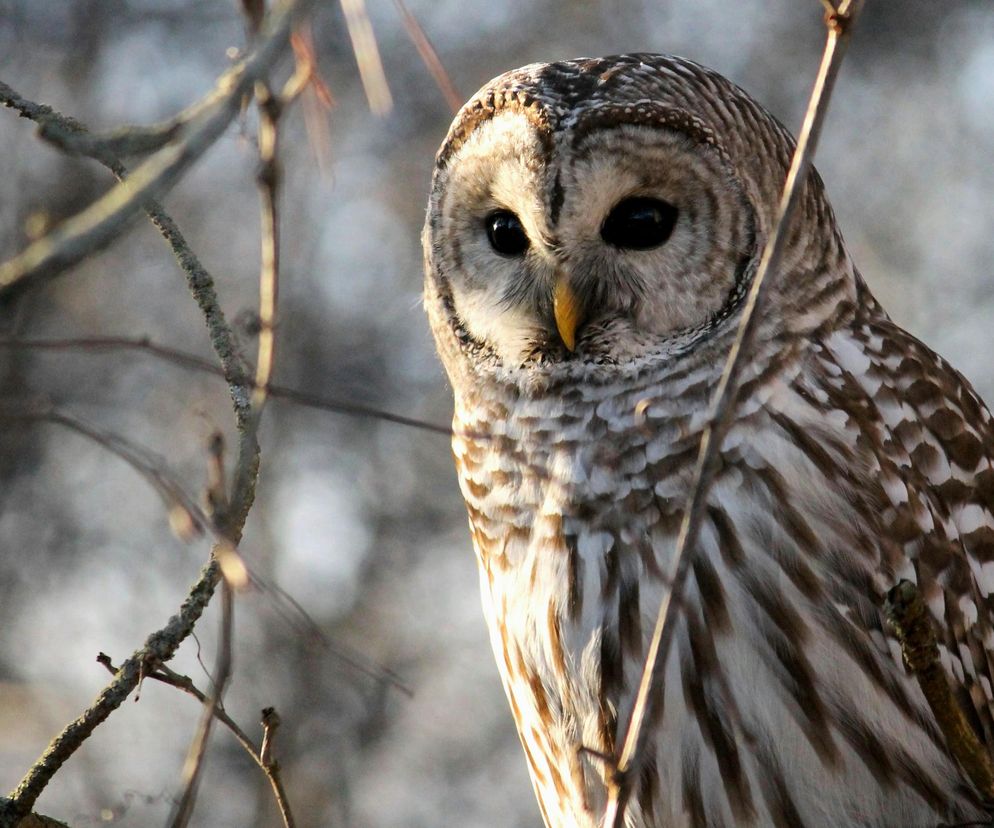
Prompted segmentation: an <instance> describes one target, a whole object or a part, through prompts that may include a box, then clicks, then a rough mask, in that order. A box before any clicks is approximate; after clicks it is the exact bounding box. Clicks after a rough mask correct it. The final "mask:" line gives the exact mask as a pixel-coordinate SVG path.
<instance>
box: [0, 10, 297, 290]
mask: <svg viewBox="0 0 994 828" xmlns="http://www.w3.org/2000/svg"><path fill="white" fill-rule="evenodd" d="M312 2H313V0H284V2H282V3H280V4H279V5H278V6H277V7H276V8H274V9H273V11H272V12H271V13H270V15H269V16H268V18H267V24H266V26H265V31H266V36H265V37H264V38H263V39H261V40H260V41H259V45H258V47H257V48H256V50H255V51H254V52H253V53H252V54H251V55H249V56H248V57H247V58H245V60H243V61H241V62H239V63H238V64H237V65H236V66H234V67H233V68H232V69H231V70H229V71H228V72H226V73H225V74H224V75H223V76H222V77H221V79H220V81H219V82H218V85H217V88H216V90H215V91H214V92H213V93H212V97H213V100H212V101H211V103H210V104H209V105H208V106H207V107H206V108H205V109H204V110H203V111H202V112H200V113H199V114H198V115H197V116H196V117H195V118H194V119H193V121H191V123H190V124H189V127H188V128H187V129H184V130H183V132H182V136H181V138H179V139H178V140H176V141H174V142H173V143H171V144H167V145H166V146H164V147H163V148H162V149H160V150H159V151H158V152H157V153H156V154H155V155H153V156H152V157H151V158H149V159H148V160H147V161H145V162H144V163H143V164H142V165H141V166H139V167H138V168H137V169H136V170H135V171H134V173H132V174H131V175H130V176H128V178H127V179H125V180H124V181H122V182H121V183H119V184H118V185H117V186H115V187H114V188H113V189H112V190H111V191H110V192H108V193H107V194H106V195H104V196H102V197H101V198H99V199H97V201H95V202H94V203H93V204H91V205H90V206H89V207H87V208H86V209H85V210H83V211H82V212H81V213H79V214H77V215H76V216H74V217H73V218H71V219H69V220H67V221H66V222H64V223H63V224H62V225H60V226H59V227H57V228H56V229H55V230H53V231H52V232H51V233H49V234H48V235H47V236H45V237H44V238H42V239H39V240H38V241H36V242H34V243H33V244H31V245H29V246H28V248H27V249H26V250H24V251H23V252H22V253H20V254H19V255H17V256H15V257H14V258H13V259H11V260H9V261H8V262H5V263H4V264H0V295H4V294H6V293H8V292H9V291H10V290H12V289H13V288H14V287H23V286H24V285H25V284H27V283H29V282H30V281H33V280H37V279H39V278H51V277H53V276H55V275H57V274H58V273H60V272H62V271H63V270H65V269H66V268H68V267H70V266H71V265H73V264H76V263H77V262H79V261H80V260H81V259H83V258H84V257H85V256H87V255H88V254H90V253H92V252H94V251H96V250H99V249H100V248H102V247H104V246H105V245H107V244H108V243H109V242H110V241H112V240H113V239H114V238H116V237H117V236H118V235H119V234H120V233H121V232H122V230H123V228H124V227H125V225H126V224H127V222H128V221H129V220H130V219H131V218H132V217H133V216H134V214H135V213H136V212H137V211H138V210H139V209H141V208H143V207H144V206H145V205H146V204H147V201H148V199H150V198H157V197H159V196H161V195H162V194H163V193H165V192H168V190H169V189H170V188H171V187H172V186H173V185H174V184H175V183H176V182H177V181H178V180H179V179H180V177H181V176H182V174H183V173H184V172H185V171H186V170H187V169H188V168H189V167H190V166H191V165H192V164H193V162H194V161H196V160H197V159H198V158H199V157H200V156H201V155H203V153H204V152H206V150H207V149H208V148H209V147H210V146H211V145H212V144H213V143H214V142H215V141H216V140H217V139H218V138H219V137H220V136H221V134H222V133H223V132H224V130H225V129H226V128H227V126H228V124H229V123H231V120H232V119H233V118H234V117H235V116H236V115H237V114H238V111H239V107H240V105H241V100H242V97H243V96H244V95H245V94H246V93H248V92H249V91H251V89H252V86H253V84H254V83H255V81H256V80H258V79H259V78H260V77H262V76H263V75H264V74H265V73H266V72H267V71H268V70H269V69H270V68H271V67H272V66H273V64H274V63H275V62H276V61H277V60H278V59H279V58H280V57H281V56H282V54H283V53H284V51H285V50H286V47H287V44H288V41H289V35H290V26H291V23H292V21H293V18H294V16H295V15H296V14H297V13H298V12H300V11H302V10H304V9H305V8H306V7H307V6H309V5H310V4H311V3H312Z"/></svg>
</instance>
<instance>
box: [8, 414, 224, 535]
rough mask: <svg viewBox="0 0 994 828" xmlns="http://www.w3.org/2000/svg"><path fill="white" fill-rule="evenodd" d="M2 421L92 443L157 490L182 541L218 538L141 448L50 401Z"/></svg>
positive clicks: (200, 512) (159, 463) (156, 461)
mask: <svg viewBox="0 0 994 828" xmlns="http://www.w3.org/2000/svg"><path fill="white" fill-rule="evenodd" d="M0 420H29V421H32V422H50V423H55V424H57V425H61V426H63V427H65V428H68V429H69V430H71V431H75V432H76V433H77V434H80V435H82V436H84V437H86V438H87V439H89V440H92V441H93V442H95V443H97V444H98V445H100V446H102V447H103V448H105V449H107V450H108V451H110V452H111V453H112V454H114V455H116V456H117V457H120V458H121V459H122V460H124V462H126V463H127V464H128V465H129V466H131V467H132V468H133V469H134V470H135V471H137V472H138V473H139V474H140V475H141V476H142V477H143V478H145V480H146V481H147V482H148V483H149V485H151V486H152V488H153V489H155V491H156V492H157V493H158V495H159V496H160V497H161V498H162V501H163V503H164V504H165V507H166V511H167V514H168V516H169V525H170V526H171V527H172V528H173V531H174V532H176V534H177V535H178V536H179V537H180V539H181V540H184V541H187V542H189V541H191V540H193V539H194V538H195V537H197V536H199V535H202V534H203V533H204V532H205V531H211V532H212V533H215V535H216V531H215V527H214V525H213V521H212V520H211V519H210V517H209V516H208V515H207V514H206V513H205V512H204V511H203V509H201V508H200V506H199V505H198V504H197V502H196V500H195V499H194V498H192V497H190V495H188V494H187V493H186V491H185V490H184V489H183V487H182V486H181V485H180V484H179V482H178V481H176V480H175V479H174V478H173V477H171V476H170V475H169V474H168V473H167V472H166V471H165V470H164V469H165V464H164V463H163V462H162V460H161V458H158V457H156V456H155V455H153V454H152V453H151V452H149V451H148V450H146V449H144V448H142V447H141V446H138V445H136V444H135V443H132V442H130V441H129V440H126V439H125V438H124V437H121V436H120V435H118V434H114V433H112V432H109V431H105V430H104V429H102V428H100V427H98V426H95V425H93V424H92V423H89V422H87V421H86V420H83V419H82V418H80V417H78V416H77V415H75V414H72V413H70V412H68V411H66V410H64V409H62V408H59V407H57V406H54V405H51V404H50V403H48V402H46V401H41V402H35V403H34V404H28V405H24V406H14V405H8V404H5V405H4V406H3V407H0ZM218 537H219V536H218Z"/></svg>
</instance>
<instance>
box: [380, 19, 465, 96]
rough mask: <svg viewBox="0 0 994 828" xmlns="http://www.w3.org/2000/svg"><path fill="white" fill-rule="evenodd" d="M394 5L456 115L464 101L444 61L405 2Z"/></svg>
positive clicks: (408, 34)
mask: <svg viewBox="0 0 994 828" xmlns="http://www.w3.org/2000/svg"><path fill="white" fill-rule="evenodd" d="M394 3H396V5H397V11H399V12H400V17H401V21H402V22H403V24H404V29H406V31H407V36H408V37H409V38H410V39H411V42H412V43H413V44H414V48H415V49H417V50H418V54H419V55H420V56H421V62H422V63H424V65H425V66H426V67H427V69H428V71H429V72H430V73H431V76H432V78H433V79H434V80H435V85H436V86H437V87H438V90H439V91H440V92H441V93H442V97H443V98H445V103H446V104H448V107H449V109H450V110H452V114H453V115H454V114H455V113H457V112H458V111H459V108H460V107H461V106H462V103H463V100H464V99H463V97H462V96H461V95H460V94H459V90H458V89H456V85H455V84H454V83H453V82H452V76H451V75H449V73H448V72H446V71H445V67H444V66H443V65H442V61H441V60H439V57H438V52H436V51H435V47H434V46H432V45H431V41H430V40H429V39H428V35H427V34H425V30H424V29H423V28H422V27H421V24H420V23H419V22H418V19H417V18H416V17H415V16H414V15H413V14H411V10H410V9H408V8H407V4H406V3H404V0H394Z"/></svg>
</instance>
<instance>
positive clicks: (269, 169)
mask: <svg viewBox="0 0 994 828" xmlns="http://www.w3.org/2000/svg"><path fill="white" fill-rule="evenodd" d="M253 8H254V7H253V4H251V3H249V4H246V5H245V9H246V12H247V16H248V20H249V31H250V33H251V34H252V35H253V36H255V35H257V34H258V32H259V25H260V23H259V19H258V15H257V14H253ZM298 74H299V73H295V74H294V77H293V78H291V81H290V84H289V86H290V88H291V90H292V91H291V94H293V95H296V94H297V93H298V92H299V91H300V89H302V88H303V86H302V85H301V83H297V82H295V81H296V79H297V76H298ZM255 98H256V103H257V106H258V110H259V129H258V145H259V173H258V176H257V179H258V185H259V194H260V201H261V209H260V215H261V250H260V269H259V270H260V273H259V316H258V318H259V334H258V355H257V358H256V371H255V383H254V388H253V391H252V406H251V411H250V413H249V416H248V419H247V421H246V423H245V425H244V428H243V429H242V438H243V440H244V441H246V442H248V443H250V444H252V445H255V444H257V435H258V431H259V426H260V424H261V422H262V414H263V410H264V408H265V404H266V400H267V397H268V392H269V383H270V381H271V380H272V376H273V369H274V367H275V364H276V313H277V302H278V296H279V212H278V193H279V184H280V168H279V156H278V149H279V146H278V137H279V120H280V115H281V114H282V111H283V104H284V102H283V101H282V100H281V99H280V98H278V97H277V96H275V95H274V94H273V93H272V91H271V89H270V87H269V83H268V80H266V77H265V75H263V76H262V77H260V78H259V79H258V80H257V81H256V83H255ZM244 459H245V458H239V460H240V462H238V464H237V465H236V467H235V476H234V484H233V488H232V493H231V497H230V498H228V504H229V509H228V514H227V515H225V522H226V523H227V522H228V521H233V522H236V523H238V524H242V523H244V521H245V518H246V517H247V514H248V510H249V509H250V508H251V503H252V499H253V494H254V489H255V480H256V478H257V476H258V462H257V461H256V462H254V463H252V462H242V460H244ZM232 547H233V545H232ZM222 549H223V547H222ZM231 551H232V552H233V548H232V550H231ZM226 557H229V558H230V555H229V556H226ZM221 569H222V573H224V574H225V578H224V581H223V584H222V591H221V599H222V605H221V638H220V643H219V652H218V659H217V666H216V668H215V675H214V681H213V683H212V685H211V692H210V694H209V696H208V697H207V698H206V699H205V701H204V710H203V713H202V714H201V718H200V724H199V726H198V728H197V732H196V734H195V736H194V738H193V741H192V743H191V744H190V749H189V752H188V753H187V759H186V763H185V764H184V768H183V779H184V782H185V785H184V790H183V794H182V796H181V797H180V801H179V804H178V806H177V807H176V810H175V814H174V817H173V819H172V821H171V826H172V828H185V826H186V825H187V823H188V822H189V820H190V817H191V816H192V814H193V808H194V805H195V803H196V798H197V791H198V787H199V783H200V779H201V776H202V773H203V768H204V760H205V758H206V755H207V744H208V742H209V740H210V734H211V730H212V727H213V724H214V721H215V718H216V716H215V714H216V711H217V709H218V708H219V707H220V705H221V700H222V699H223V697H224V691H225V689H226V686H227V682H228V679H229V678H230V676H231V650H232V642H231V637H232V629H233V615H234V592H233V590H234V583H233V581H232V579H231V578H229V577H228V575H227V568H226V567H225V566H224V563H223V561H222V567H221ZM243 571H244V570H243Z"/></svg>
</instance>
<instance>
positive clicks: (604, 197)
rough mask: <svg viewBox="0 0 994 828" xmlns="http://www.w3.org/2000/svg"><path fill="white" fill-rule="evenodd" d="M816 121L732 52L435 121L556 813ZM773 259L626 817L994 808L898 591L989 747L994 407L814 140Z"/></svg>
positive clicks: (475, 485)
mask: <svg viewBox="0 0 994 828" xmlns="http://www.w3.org/2000/svg"><path fill="white" fill-rule="evenodd" d="M792 150H793V141H792V138H791V136H790V134H789V133H788V132H787V131H786V130H785V129H784V128H783V127H782V126H781V125H780V124H779V123H778V122H777V121H776V120H775V119H774V118H773V117H772V116H771V115H770V114H769V113H768V112H766V111H765V110H764V109H763V108H762V107H761V106H760V105H759V104H757V103H756V102H755V101H753V100H752V99H751V98H750V97H749V96H748V95H747V94H746V93H745V92H743V91H742V90H741V89H739V88H738V87H736V86H735V85H733V84H732V83H730V82H729V81H727V80H726V79H724V78H723V77H721V76H720V75H718V74H716V73H715V72H713V71H711V70H709V69H706V68H704V67H702V66H700V65H698V64H696V63H692V62H691V61H688V60H684V59H681V58H675V57H667V56H661V55H651V54H632V55H621V56H614V57H606V58H600V59H581V60H574V61H565V62H560V63H548V64H533V65H530V66H526V67H524V68H522V69H518V70H516V71H513V72H510V73H508V74H505V75H502V76H500V77H498V78H497V79H495V80H494V81H492V82H491V83H489V84H488V85H487V86H485V87H484V88H483V89H482V90H481V91H480V92H479V93H477V94H476V96H475V97H473V98H472V100H470V101H469V103H467V104H466V105H465V106H464V107H463V108H462V110H461V111H460V112H459V114H458V115H457V117H456V119H455V122H454V123H453V125H452V127H451V128H450V130H449V133H448V136H447V137H446V139H445V141H444V143H443V144H442V147H441V149H440V150H439V152H438V155H437V158H436V165H435V170H434V176H433V181H432V188H431V195H430V199H429V203H428V213H427V221H426V225H425V231H424V249H425V264H426V276H425V305H426V308H427V312H428V316H429V320H430V324H431V328H432V331H433V334H434V337H435V341H436V344H437V348H438V352H439V354H440V356H441V360H442V362H443V364H444V367H445V370H446V372H447V374H448V377H449V379H450V382H451V385H452V389H453V392H454V398H455V399H454V418H453V439H452V445H453V452H454V455H455V462H456V466H457V470H458V475H459V481H460V487H461V490H462V494H463V497H464V499H465V502H466V507H467V509H468V512H469V525H470V530H471V534H472V540H473V545H474V547H475V550H476V556H477V561H478V564H479V573H480V585H481V592H482V599H483V609H484V614H485V617H486V622H487V625H488V628H489V633H490V639H491V643H492V645H493V650H494V654H495V656H496V660H497V667H498V670H499V672H500V676H501V679H502V681H503V685H504V689H505V691H506V694H507V698H508V701H509V702H510V707H511V712H512V715H513V717H514V721H515V723H516V725H517V730H518V734H519V736H520V740H521V744H522V747H523V748H524V753H525V757H526V760H527V764H528V768H529V771H530V774H531V780H532V784H533V787H534V790H535V793H536V795H537V798H538V802H539V806H540V809H541V812H542V816H543V818H544V820H545V823H546V825H547V826H562V828H567V826H569V827H571V828H572V826H581V827H583V828H586V826H599V825H600V824H601V820H602V815H603V813H604V808H605V802H606V797H607V794H606V788H607V783H608V781H609V776H610V774H611V773H612V768H611V762H610V761H609V760H610V757H612V756H614V755H616V752H617V749H618V747H619V742H620V740H621V739H622V738H623V735H624V728H625V726H626V723H627V721H628V718H629V715H630V713H631V710H632V704H633V699H634V696H635V693H636V689H637V685H638V681H639V677H640V675H641V670H642V665H643V660H644V657H645V652H646V649H647V646H648V642H649V639H650V636H651V632H652V628H653V624H654V622H655V619H656V615H657V612H658V608H659V606H660V603H661V602H662V600H663V598H664V596H665V595H666V593H667V590H668V584H667V580H666V578H665V577H664V573H665V572H666V570H667V565H668V562H669V561H670V559H671V557H672V555H673V551H674V546H675V541H676V536H677V531H678V527H679V525H680V520H681V517H682V513H683V510H684V508H685V504H686V502H687V497H688V494H689V489H690V486H691V478H692V475H693V469H694V464H695V460H696V455H697V452H698V447H699V443H700V439H701V433H702V430H703V428H704V427H705V426H706V424H707V422H708V409H709V401H710V399H711V397H712V394H713V392H714V388H715V386H716V384H717V382H718V380H719V377H720V374H721V371H722V368H723V365H724V362H725V359H726V356H727V354H728V351H729V348H730V346H731V343H732V341H733V338H734V335H735V331H736V326H737V324H738V322H739V319H740V315H741V310H742V306H743V301H744V297H745V295H746V292H747V290H748V288H749V286H750V283H751V280H752V279H753V277H754V274H755V273H756V269H757V263H758V259H759V256H760V253H761V251H762V249H763V246H764V243H765V242H766V240H767V238H768V237H769V236H770V234H771V232H772V229H773V225H774V219H775V214H776V210H777V204H778V199H779V196H780V191H781V189H782V186H783V181H784V178H785V175H786V171H787V167H788V164H789V161H790V156H791V152H792ZM769 278H770V279H771V283H770V285H769V294H768V297H769V302H768V304H767V305H766V307H765V309H764V310H763V312H762V319H761V323H760V327H759V333H758V335H757V338H756V341H755V344H754V347H753V348H752V350H751V351H750V355H749V361H748V365H747V367H746V369H745V372H744V375H743V380H742V385H741V393H740V395H739V398H738V402H737V406H736V408H735V411H734V417H733V423H732V426H731V428H730V430H729V431H728V433H727V434H726V436H725V437H724V438H723V440H722V443H721V445H720V461H719V467H718V471H717V474H716V477H715V482H714V485H713V486H712V488H711V489H710V492H709V495H708V499H707V502H706V509H705V520H704V523H703V526H702V528H701V531H700V534H699V537H698V539H697V542H696V546H695V547H694V548H693V549H692V550H690V552H691V554H692V555H693V558H692V561H693V563H692V567H691V570H690V573H691V574H690V576H689V578H688V580H687V582H686V584H685V588H684V593H683V596H682V598H683V600H682V603H681V605H680V607H679V615H678V617H677V626H676V633H675V636H674V639H673V646H672V647H671V648H670V650H669V653H668V657H667V660H666V662H665V664H664V665H663V668H662V682H661V685H660V689H659V692H658V693H657V694H655V696H654V697H653V698H652V699H651V715H650V718H649V720H648V721H647V723H646V727H647V730H646V733H647V740H646V750H645V752H644V755H643V759H642V761H641V762H640V764H639V766H638V767H637V768H635V769H634V770H633V777H632V778H633V788H632V794H631V798H630V800H629V802H628V807H627V811H626V817H625V819H626V824H627V825H628V826H639V827H640V828H643V827H644V828H648V827H649V826H654V828H664V827H665V828H677V827H680V828H683V826H693V828H704V826H712V827H713V826H740V825H742V826H748V825H754V826H791V827H792V828H799V827H800V826H807V828H813V827H814V826H873V827H874V828H905V827H906V826H921V828H926V827H927V828H935V826H937V825H940V824H957V823H958V824H964V823H969V824H974V821H980V820H988V819H989V817H988V816H986V814H987V811H986V808H985V806H986V804H987V803H986V802H985V800H984V797H983V796H982V794H981V793H980V792H978V791H977V790H976V789H975V788H974V787H972V786H971V784H970V783H969V781H968V780H967V778H966V776H965V775H964V774H963V773H962V772H961V770H960V768H959V767H958V765H957V763H956V761H955V759H954V758H953V757H952V755H951V753H950V750H949V749H948V747H947V745H946V743H945V742H944V739H943V735H942V731H941V730H940V728H939V727H938V726H937V723H936V720H935V717H934V715H933V714H932V712H931V709H930V708H929V706H928V704H927V703H926V700H925V698H924V696H923V694H922V691H921V690H920V688H919V686H918V684H917V683H916V681H915V679H914V677H913V676H912V675H910V674H909V673H908V671H907V670H906V668H905V667H904V665H903V663H902V659H901V653H900V650H899V647H898V645H897V643H896V641H895V635H894V632H893V630H892V629H891V627H890V625H889V624H888V621H887V619H886V617H885V612H884V608H883V605H884V599H885V596H886V594H887V592H888V590H889V589H891V588H892V587H893V586H894V585H895V584H896V583H897V582H899V581H901V580H903V579H907V580H910V581H912V582H913V583H915V584H917V586H918V589H919V591H920V594H921V595H922V597H923V599H924V601H925V603H926V606H927V608H928V611H929V616H930V618H931V622H932V625H933V626H934V628H935V630H936V633H937V637H938V642H939V652H940V658H941V665H942V667H943V668H944V672H945V673H946V674H947V676H948V680H949V683H950V685H951V687H952V690H953V693H954V695H955V698H956V699H957V702H958V704H959V706H961V707H962V709H963V711H964V713H965V716H966V719H967V721H968V723H969V725H970V727H971V728H972V729H973V730H974V731H975V733H976V735H977V737H978V739H979V740H980V742H981V744H983V745H985V746H987V747H990V746H994V718H992V714H994V702H992V688H991V680H992V674H994V666H992V658H991V650H992V644H994V636H992V605H994V600H992V597H991V592H992V590H994V466H992V457H994V429H992V424H991V416H990V414H989V412H988V410H987V409H986V407H985V406H984V404H983V402H982V401H981V400H980V399H979V398H978V397H977V395H976V393H975V392H974V391H973V389H972V388H971V387H970V385H969V383H968V382H967V381H966V380H965V379H964V378H963V377H962V376H961V375H960V374H958V373H957V372H956V371H955V370H954V369H953V368H952V367H951V366H950V365H949V364H947V363H946V362H945V361H944V360H943V359H942V358H941V357H939V356H938V355H936V354H935V353H933V352H932V351H931V350H929V349H928V348H927V347H926V346H925V345H923V344H922V343H921V342H919V341H918V340H916V339H915V338H914V337H912V336H911V335H910V334H908V333H906V332H905V331H903V330H902V329H901V328H899V327H898V326H897V325H895V324H894V323H893V322H891V320H890V319H889V318H888V316H887V314H886V313H885V312H884V310H883V309H882V308H881V307H880V305H879V304H877V302H876V301H875V300H874V298H873V296H872V295H871V294H870V291H869V290H868V289H867V286H866V284H865V283H864V282H863V280H862V278H861V277H860V275H859V273H858V271H857V270H856V268H855V265H854V264H853V262H852V260H851V258H850V256H849V253H848V252H847V250H846V246H845V243H844V241H843V239H842V236H841V234H840V232H839V229H838V227H837V225H836V222H835V218H834V215H833V213H832V208H831V207H830V205H829V202H828V199H827V197H826V195H825V191H824V187H823V184H822V182H821V180H820V179H819V177H818V175H817V173H815V172H814V171H812V172H811V173H810V175H809V177H808V178H807V180H806V182H805V183H804V186H803V192H802V199H801V204H800V209H799V211H798V212H797V213H796V214H795V218H794V221H793V222H792V224H791V226H790V228H789V234H788V240H787V245H786V249H785V253H784V256H783V259H782V262H781V265H780V267H779V269H778V271H777V272H775V273H771V274H770V277H769ZM978 824H980V823H979V822H978Z"/></svg>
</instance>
